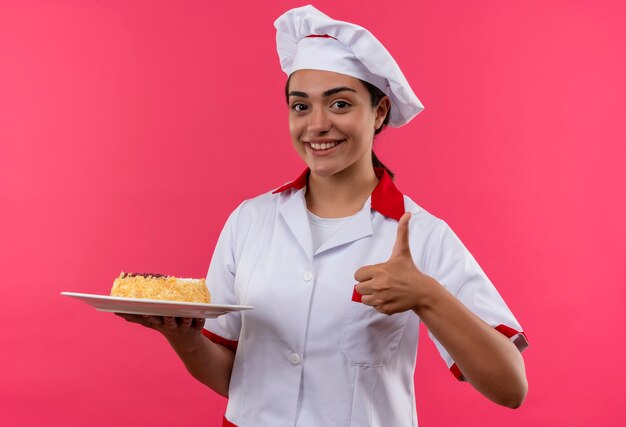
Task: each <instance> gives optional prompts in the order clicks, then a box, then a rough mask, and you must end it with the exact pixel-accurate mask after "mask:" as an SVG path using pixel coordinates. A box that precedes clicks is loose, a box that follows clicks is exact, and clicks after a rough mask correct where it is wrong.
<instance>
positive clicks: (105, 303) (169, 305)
mask: <svg viewBox="0 0 626 427" xmlns="http://www.w3.org/2000/svg"><path fill="white" fill-rule="evenodd" d="M61 295H65V296H68V297H72V298H76V299H79V300H81V301H84V302H86V303H87V304H89V305H91V306H93V307H95V309H96V310H99V311H108V312H111V313H129V314H151V315H154V316H173V317H194V318H202V317H204V318H213V317H217V316H221V315H222V314H226V313H230V312H231V311H242V310H251V309H252V308H254V307H251V306H249V305H220V304H200V303H195V302H181V301H160V300H154V299H139V298H122V297H110V296H105V295H93V294H79V293H76V292H61Z"/></svg>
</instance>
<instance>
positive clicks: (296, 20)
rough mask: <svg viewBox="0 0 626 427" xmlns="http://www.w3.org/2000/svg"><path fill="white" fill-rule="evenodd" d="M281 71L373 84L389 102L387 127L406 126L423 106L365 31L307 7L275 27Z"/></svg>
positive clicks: (293, 11)
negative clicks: (334, 75)
mask: <svg viewBox="0 0 626 427" xmlns="http://www.w3.org/2000/svg"><path fill="white" fill-rule="evenodd" d="M274 26H275V27H276V30H277V32H276V47H277V50H278V56H279V58H280V66H281V67H282V69H283V71H284V72H285V73H286V74H287V75H288V76H289V75H291V73H293V72H295V71H297V70H303V69H311V70H324V71H334V72H336V73H341V74H346V75H348V76H352V77H356V78H357V79H361V80H364V81H366V82H368V83H371V84H373V85H374V86H376V87H377V88H378V89H380V90H382V91H383V92H384V93H385V95H387V96H389V98H390V99H391V113H390V117H389V125H390V126H393V127H400V126H402V125H404V124H406V123H408V122H409V121H410V120H411V119H412V118H413V117H415V116H416V115H417V114H418V113H419V112H420V111H422V110H423V109H424V106H423V105H422V103H421V102H420V100H419V99H417V96H416V95H415V93H413V90H412V89H411V86H409V82H408V81H407V80H406V78H405V77H404V74H402V71H401V70H400V67H399V66H398V64H397V63H396V61H395V60H394V59H393V57H392V56H391V54H390V53H389V52H388V51H387V49H385V47H384V46H383V45H382V44H381V43H380V42H379V41H378V40H377V39H376V37H374V35H373V34H372V33H370V32H369V31H367V30H366V29H365V28H363V27H360V26H358V25H354V24H351V23H349V22H343V21H336V20H334V19H332V18H331V17H329V16H327V15H325V14H323V13H322V12H320V11H319V10H317V9H316V8H314V7H313V6H311V5H308V6H303V7H298V8H295V9H291V10H289V11H287V12H285V13H284V14H283V15H281V16H280V17H279V18H278V19H277V20H276V22H274Z"/></svg>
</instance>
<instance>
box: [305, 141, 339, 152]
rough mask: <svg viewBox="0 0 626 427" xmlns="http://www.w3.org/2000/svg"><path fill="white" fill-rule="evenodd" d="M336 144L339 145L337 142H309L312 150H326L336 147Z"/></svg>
mask: <svg viewBox="0 0 626 427" xmlns="http://www.w3.org/2000/svg"><path fill="white" fill-rule="evenodd" d="M337 145H339V143H338V142H322V143H319V144H318V143H317V142H311V148H312V149H314V150H328V149H330V148H333V147H336V146H337Z"/></svg>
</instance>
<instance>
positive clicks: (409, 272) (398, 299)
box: [354, 212, 433, 315]
mask: <svg viewBox="0 0 626 427" xmlns="http://www.w3.org/2000/svg"><path fill="white" fill-rule="evenodd" d="M410 219H411V213H410V212H405V214H404V215H402V218H400V221H399V222H398V234H397V236H396V242H395V244H394V246H393V249H392V251H391V256H390V257H389V259H388V260H387V261H386V262H383V263H380V264H375V265H367V266H364V267H361V268H359V269H358V270H357V271H356V272H355V273H354V278H355V279H356V280H357V281H358V282H359V283H357V285H356V286H355V291H356V292H357V293H358V294H360V295H361V302H362V303H363V304H366V305H369V306H372V307H374V308H375V309H376V310H378V311H379V312H381V313H383V314H388V315H390V314H394V313H401V312H403V311H406V310H411V309H417V308H418V307H419V306H420V305H421V303H420V301H421V300H422V298H423V293H424V291H426V288H428V287H429V286H428V285H430V284H431V283H430V282H431V281H432V280H433V279H432V278H430V277H429V276H427V275H425V274H423V273H422V272H421V271H419V269H418V268H417V266H416V265H415V263H414V262H413V257H412V256H411V248H410V246H409V220H410Z"/></svg>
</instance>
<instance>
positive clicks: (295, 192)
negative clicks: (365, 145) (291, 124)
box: [203, 6, 528, 427]
mask: <svg viewBox="0 0 626 427" xmlns="http://www.w3.org/2000/svg"><path fill="white" fill-rule="evenodd" d="M275 25H276V28H277V30H278V33H277V44H278V51H279V56H280V59H281V65H282V67H283V70H285V72H286V73H287V75H290V74H291V73H292V72H294V71H297V70H298V69H321V70H327V71H335V72H340V73H343V74H346V75H350V76H353V77H357V78H360V79H362V80H365V81H368V82H370V83H372V84H374V85H375V86H376V87H378V88H379V89H381V90H383V91H384V92H385V93H386V94H387V95H388V96H389V97H390V99H391V104H392V107H391V117H390V125H392V126H401V125H402V124H404V123H406V122H408V121H409V120H411V119H412V118H413V117H414V116H415V115H416V114H417V113H419V111H421V110H422V109H423V106H422V105H421V103H420V102H419V100H418V99H417V97H416V96H415V94H414V93H413V91H412V90H411V88H410V86H409V84H408V82H406V79H405V78H404V76H403V75H402V72H401V71H400V69H399V67H398V66H397V64H396V63H395V61H394V60H393V58H392V57H391V55H390V54H389V53H388V52H387V50H386V49H385V48H384V47H383V46H382V45H381V44H380V43H379V42H378V41H377V40H376V39H375V38H374V36H373V35H371V33H369V32H368V31H367V30H365V29H363V28H361V27H358V26H356V25H354V24H350V23H345V22H341V21H336V20H333V19H331V18H329V17H328V16H326V15H324V14H322V13H321V12H319V11H318V10H316V9H315V8H313V7H312V6H305V7H302V8H297V9H293V10H290V11H288V12H287V13H285V14H284V15H283V16H281V17H280V18H279V19H278V20H277V21H276V23H275ZM375 172H376V175H377V177H378V179H379V182H378V185H377V186H376V188H375V189H374V191H373V192H372V194H371V196H370V197H369V198H368V200H367V201H366V202H365V204H364V205H363V208H362V209H361V210H360V211H359V212H357V213H356V214H355V215H353V216H351V217H349V218H345V219H343V220H342V221H341V223H340V224H339V225H338V226H336V227H335V229H334V231H333V232H332V234H331V235H330V237H328V238H327V239H325V240H324V241H319V239H314V238H313V237H314V236H313V235H312V231H311V230H312V228H311V226H310V213H308V211H307V207H306V201H305V192H306V185H307V177H308V174H309V170H306V171H304V172H303V173H302V174H301V175H300V176H299V177H298V178H297V179H295V180H294V181H292V182H290V183H288V184H286V185H283V186H282V187H280V188H278V189H277V190H275V191H272V192H268V193H266V194H263V195H260V196H258V197H256V198H253V199H250V200H246V201H244V202H243V203H242V204H241V205H240V206H239V207H238V208H237V209H236V210H235V211H234V212H233V213H232V214H231V215H230V217H229V219H228V221H227V222H226V224H225V226H224V229H223V231H222V233H221V235H220V238H219V240H218V243H217V245H216V247H215V252H214V254H213V258H212V260H211V265H210V267H209V272H208V275H207V285H208V286H209V289H210V292H211V295H212V302H214V303H216V304H242V305H251V306H253V307H254V309H253V310H250V311H244V312H236V313H229V314H226V315H224V316H221V317H219V318H217V319H207V322H206V324H205V330H204V331H203V332H204V333H205V335H206V336H207V337H209V338H210V339H212V340H213V341H215V342H218V343H221V344H223V345H226V346H228V347H230V348H231V349H233V351H235V360H234V366H233V370H232V376H231V379H230V388H229V402H228V408H227V411H226V415H225V419H224V425H225V426H232V425H236V426H239V427H247V426H255V427H257V426H259V427H260V426H268V427H282V426H290V427H293V426H298V427H320V426H358V427H362V426H381V427H387V426H417V415H416V410H415V391H414V381H413V374H414V370H415V361H416V353H417V342H418V334H419V323H420V319H419V317H418V316H417V315H416V314H415V313H414V312H413V311H411V310H409V311H406V312H403V313H397V314H393V315H391V316H387V315H384V314H381V313H379V312H378V311H376V310H375V309H374V308H372V307H370V306H367V305H364V304H362V303H360V302H359V295H358V294H357V293H356V292H355V290H354V285H355V279H354V273H355V271H356V270H357V269H359V268H360V267H362V266H365V265H372V264H377V263H381V262H385V261H387V259H388V258H389V256H390V254H391V252H392V248H393V245H394V243H395V240H396V235H397V225H398V220H399V219H400V217H401V216H402V214H403V213H404V212H405V211H408V212H411V214H412V216H411V220H410V223H409V242H410V247H411V254H412V256H413V259H414V262H415V264H416V266H417V267H418V268H419V270H421V271H422V272H423V273H424V274H426V275H429V276H432V277H434V278H435V279H436V280H437V281H438V282H439V283H441V284H442V285H443V286H444V287H445V288H446V289H447V290H448V291H449V292H450V293H452V294H453V295H454V296H455V297H456V298H458V299H459V300H460V301H461V302H462V303H463V304H464V305H465V306H466V307H468V308H469V309H470V310H471V311H472V312H474V313H475V314H476V315H477V316H479V317H480V318H481V319H483V320H484V321H485V322H486V323H487V324H489V325H491V326H493V327H494V328H496V329H497V330H498V331H500V332H502V333H503V334H505V335H506V336H508V337H509V338H510V339H511V340H513V342H514V343H515V344H516V345H517V347H518V348H519V349H520V351H521V350H523V349H524V348H525V347H526V346H527V345H528V343H527V341H526V338H525V336H524V334H523V332H522V328H521V327H520V325H519V323H518V322H517V320H516V319H515V317H514V316H513V315H512V313H511V312H510V310H509V309H508V308H507V306H506V304H505V303H504V301H503V300H502V298H501V297H500V295H499V294H498V292H497V291H496V289H495V288H494V286H493V285H492V284H491V282H490V281H489V279H488V278H487V277H486V275H485V274H484V272H483V271H482V269H481V268H480V266H479V265H478V264H477V262H476V261H475V260H474V258H473V257H472V255H471V254H470V253H469V252H468V251H467V249H466V248H465V247H464V246H463V244H462V243H461V241H460V240H459V239H458V238H457V236H456V235H455V234H454V233H453V232H452V230H451V229H450V227H449V226H448V225H447V224H446V223H445V222H443V221H442V220H440V219H438V218H436V217H434V216H433V215H431V214H429V213H428V212H426V211H425V210H424V209H422V208H421V207H420V206H418V205H417V204H416V203H415V202H413V201H412V200H411V199H410V198H409V197H407V196H405V195H403V194H402V193H401V192H400V191H399V190H398V189H397V188H396V187H395V185H394V184H393V182H392V181H391V179H390V177H389V176H388V175H387V173H386V171H385V170H384V169H381V168H376V170H375ZM313 230H314V233H316V232H315V228H313ZM314 241H315V242H316V244H315V245H314ZM431 338H432V339H433V340H434V341H435V344H436V346H437V348H438V350H439V352H440V353H441V356H442V358H443V359H444V361H445V362H446V363H447V365H448V367H449V368H450V369H451V371H452V373H453V374H455V376H457V378H459V379H463V377H462V373H461V372H460V371H459V369H458V368H457V367H456V365H455V364H454V361H453V360H452V358H451V357H450V355H449V354H448V353H447V352H446V350H445V348H443V346H442V345H441V344H440V343H438V342H437V340H436V339H435V338H434V337H432V336H431Z"/></svg>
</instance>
